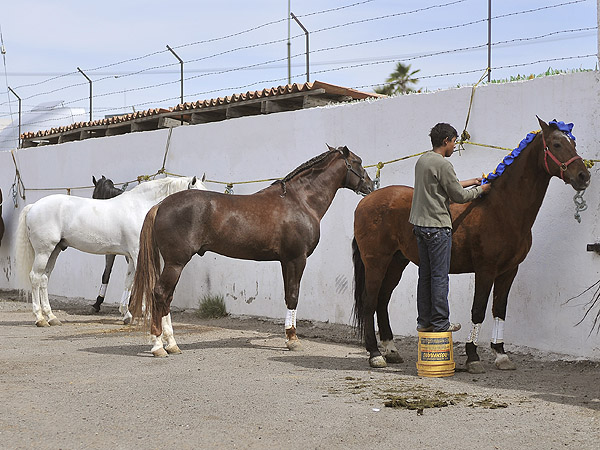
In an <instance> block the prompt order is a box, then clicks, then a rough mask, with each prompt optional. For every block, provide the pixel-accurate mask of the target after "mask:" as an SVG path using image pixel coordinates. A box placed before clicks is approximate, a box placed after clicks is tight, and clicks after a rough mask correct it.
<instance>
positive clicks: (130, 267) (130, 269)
mask: <svg viewBox="0 0 600 450" xmlns="http://www.w3.org/2000/svg"><path fill="white" fill-rule="evenodd" d="M136 259H137V256H136ZM134 275H135V262H134V258H133V257H129V258H127V274H126V275H125V289H124V290H123V295H121V302H120V304H119V312H120V313H121V314H123V323H124V324H125V325H127V324H129V323H130V322H131V319H132V316H131V313H130V312H129V297H130V296H131V286H132V285H133V277H134Z"/></svg>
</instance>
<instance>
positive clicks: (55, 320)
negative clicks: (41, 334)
mask: <svg viewBox="0 0 600 450" xmlns="http://www.w3.org/2000/svg"><path fill="white" fill-rule="evenodd" d="M48 323H49V324H50V325H52V326H59V325H62V322H61V321H60V320H58V319H57V318H56V317H55V318H54V319H50V320H49V321H48Z"/></svg>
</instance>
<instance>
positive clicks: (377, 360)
mask: <svg viewBox="0 0 600 450" xmlns="http://www.w3.org/2000/svg"><path fill="white" fill-rule="evenodd" d="M369 365H370V366H371V367H374V368H376V369H382V368H384V367H387V362H385V358H384V357H383V356H381V355H379V356H373V357H372V358H369Z"/></svg>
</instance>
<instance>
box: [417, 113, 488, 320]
mask: <svg viewBox="0 0 600 450" xmlns="http://www.w3.org/2000/svg"><path fill="white" fill-rule="evenodd" d="M429 136H430V137H431V144H432V146H433V150H432V151H430V152H427V153H425V154H424V155H422V156H421V157H420V158H419V160H418V161H417V164H416V165H415V190H414V193H413V201H412V207H411V210H410V218H409V221H410V223H411V224H413V227H414V233H415V235H416V236H417V245H418V248H419V282H418V285H417V313H418V317H417V330H418V331H458V330H460V324H459V323H450V320H449V318H450V310H449V307H448V281H449V280H448V273H449V271H450V251H451V248H452V218H451V216H450V201H452V202H454V203H467V202H470V201H471V200H474V199H475V198H477V197H478V196H479V195H481V194H483V193H486V192H488V191H489V190H490V189H491V184H490V183H487V184H484V185H482V184H481V178H472V179H470V180H465V181H458V178H457V176H456V173H455V172H454V167H453V166H452V164H451V163H450V161H448V160H447V158H449V157H450V156H452V153H454V146H455V145H456V138H457V137H458V133H457V132H456V130H455V129H454V127H452V126H451V125H449V124H447V123H438V124H437V125H436V126H434V127H433V128H432V129H431V132H430V134H429ZM470 186H476V187H475V188H474V189H465V188H467V187H470Z"/></svg>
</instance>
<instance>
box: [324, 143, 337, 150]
mask: <svg viewBox="0 0 600 450" xmlns="http://www.w3.org/2000/svg"><path fill="white" fill-rule="evenodd" d="M325 145H326V146H327V148H328V149H329V150H335V148H333V147H332V146H331V145H329V144H327V143H325Z"/></svg>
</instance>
